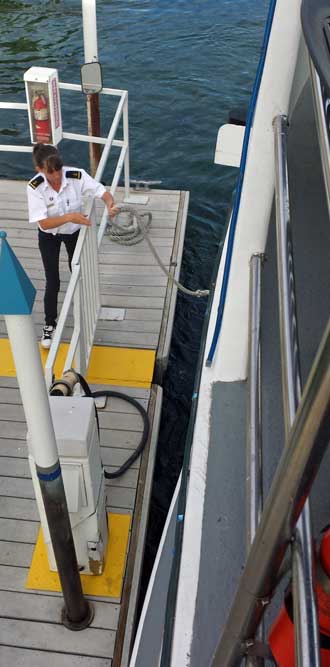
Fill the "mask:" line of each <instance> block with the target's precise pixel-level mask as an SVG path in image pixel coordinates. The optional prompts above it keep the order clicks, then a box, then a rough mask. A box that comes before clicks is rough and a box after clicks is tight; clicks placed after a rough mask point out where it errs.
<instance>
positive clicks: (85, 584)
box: [25, 513, 131, 598]
mask: <svg viewBox="0 0 330 667" xmlns="http://www.w3.org/2000/svg"><path fill="white" fill-rule="evenodd" d="M130 520H131V517H130V515H129V514H112V513H110V514H108V522H109V541H108V548H107V554H106V560H105V568H104V572H103V574H101V575H99V576H93V575H88V574H81V575H80V578H81V583H82V588H83V592H84V593H85V594H86V595H94V596H100V597H111V598H120V596H121V590H122V585H123V579H124V570H125V562H126V551H127V544H128V535H129V527H130ZM25 586H26V588H33V589H34V590H38V591H61V584H60V580H59V576H58V574H57V572H51V570H50V569H49V565H48V557H47V549H46V545H45V542H44V538H43V534H42V530H41V528H40V530H39V534H38V539H37V543H36V546H35V549H34V552H33V556H32V562H31V566H30V570H29V574H28V577H27V580H26V584H25Z"/></svg>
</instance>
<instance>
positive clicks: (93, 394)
mask: <svg viewBox="0 0 330 667" xmlns="http://www.w3.org/2000/svg"><path fill="white" fill-rule="evenodd" d="M76 375H77V378H78V381H79V383H80V386H81V388H82V389H83V391H84V392H85V396H89V397H91V398H98V397H100V396H109V397H112V398H121V399H122V400H123V401H127V403H131V405H134V407H135V408H136V409H137V410H138V412H139V413H140V415H141V417H142V419H143V432H142V436H141V440H140V443H139V444H138V446H137V448H136V450H135V452H133V454H132V455H131V456H130V457H129V458H128V459H127V461H125V463H123V465H122V466H120V468H118V470H115V472H107V471H106V470H104V477H106V479H115V478H116V477H120V476H121V475H123V474H124V472H126V470H128V468H130V467H131V465H132V463H134V461H136V459H137V458H138V456H140V454H141V453H142V451H143V449H144V447H145V444H146V442H147V440H148V435H149V429H150V424H149V417H148V414H147V412H146V410H145V409H144V408H143V407H142V405H140V403H139V402H138V401H137V400H136V399H135V398H132V397H131V396H127V394H122V393H121V392H120V391H112V390H110V389H108V390H106V389H101V390H100V391H91V389H90V387H89V385H88V384H87V382H86V380H85V378H84V377H83V376H82V375H80V374H79V373H77V372H76ZM95 413H96V421H97V428H98V432H99V434H100V424H99V416H98V413H97V408H96V406H95Z"/></svg>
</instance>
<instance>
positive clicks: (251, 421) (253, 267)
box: [246, 254, 263, 549]
mask: <svg viewBox="0 0 330 667" xmlns="http://www.w3.org/2000/svg"><path fill="white" fill-rule="evenodd" d="M262 261H263V255H261V254H259V255H252V257H251V260H250V325H249V370H248V392H247V393H248V401H247V403H248V411H247V448H246V453H247V461H246V463H247V465H246V470H247V478H246V495H247V534H246V543H247V547H248V549H249V547H250V545H251V544H252V542H253V540H254V537H255V534H256V532H257V528H258V524H259V521H260V516H261V512H262V472H261V471H262V465H261V420H260V377H259V375H260V297H261V294H260V272H261V265H262Z"/></svg>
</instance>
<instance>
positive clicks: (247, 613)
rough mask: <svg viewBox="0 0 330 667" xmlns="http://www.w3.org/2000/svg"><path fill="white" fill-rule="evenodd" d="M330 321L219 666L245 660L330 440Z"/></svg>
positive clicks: (216, 662) (218, 655)
mask: <svg viewBox="0 0 330 667" xmlns="http://www.w3.org/2000/svg"><path fill="white" fill-rule="evenodd" d="M329 398H330V322H329V323H328V325H327V327H326V331H325V334H324V336H323V338H322V341H321V344H320V347H319V351H318V354H317V356H316V359H315V361H314V364H313V367H312V370H311V372H310V375H309V378H308V381H307V384H306V387H305V389H304V392H303V395H302V399H301V402H300V405H299V408H298V411H297V414H296V417H295V420H294V423H293V426H292V429H291V431H290V437H289V442H288V446H287V447H286V448H285V449H284V451H283V454H282V457H281V460H280V463H279V466H278V469H277V471H276V474H275V477H274V480H273V484H272V486H271V489H270V492H269V495H268V498H267V500H266V504H265V508H264V511H263V513H262V517H261V520H260V524H259V527H258V531H257V534H256V537H255V540H254V542H253V544H252V547H251V550H250V553H249V556H248V559H247V562H246V566H245V568H244V571H243V574H242V577H241V581H240V584H239V588H238V590H237V593H236V596H235V599H234V602H233V605H232V608H231V611H230V614H229V618H228V621H227V624H226V626H225V629H224V631H223V634H222V637H221V639H220V641H219V644H218V646H217V649H216V651H215V654H214V658H213V661H212V665H213V667H234V666H236V665H237V666H238V665H239V664H240V661H241V659H242V655H243V654H244V652H245V649H246V641H247V640H249V639H250V638H251V637H254V635H255V633H256V629H257V627H258V625H259V623H260V620H261V618H262V616H263V613H264V610H265V607H266V606H267V604H268V603H269V601H270V599H271V596H272V594H273V591H274V587H275V585H276V581H277V576H278V571H279V568H280V566H281V563H282V560H283V557H284V554H285V551H286V548H287V546H288V543H289V542H290V540H291V537H292V532H293V529H294V526H295V523H296V522H297V519H298V517H299V514H300V512H301V511H302V508H303V506H304V503H305V501H306V499H307V498H308V496H309V493H310V490H311V488H312V485H313V482H314V479H315V476H316V474H317V472H318V469H319V467H320V464H321V462H322V459H323V456H324V454H325V452H326V449H327V446H328V443H329V440H330V411H329Z"/></svg>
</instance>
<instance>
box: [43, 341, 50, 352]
mask: <svg viewBox="0 0 330 667" xmlns="http://www.w3.org/2000/svg"><path fill="white" fill-rule="evenodd" d="M51 344H52V341H51V340H42V341H41V347H43V348H44V350H49V348H50V346H51Z"/></svg>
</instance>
